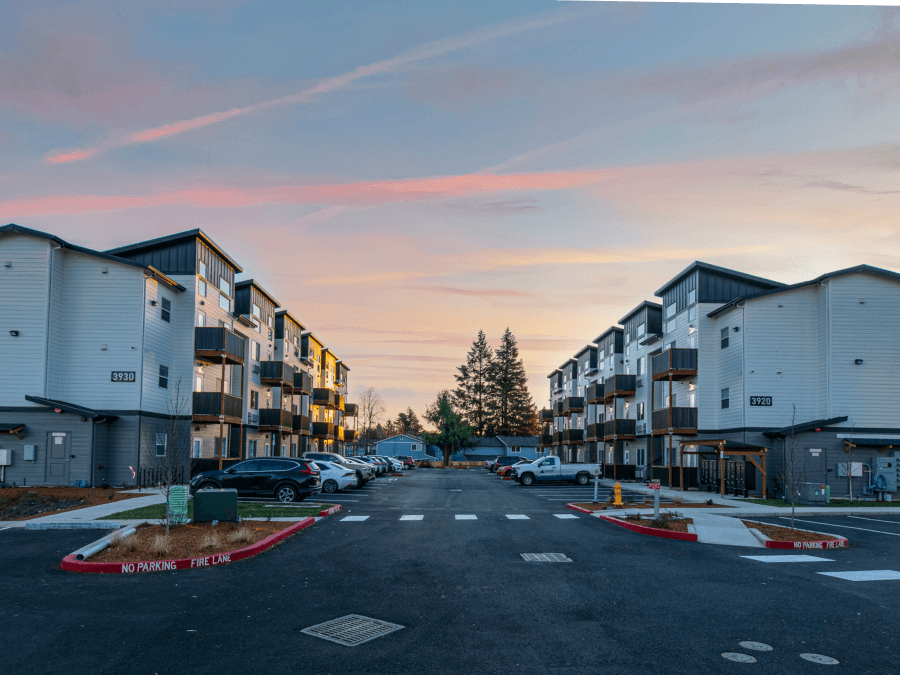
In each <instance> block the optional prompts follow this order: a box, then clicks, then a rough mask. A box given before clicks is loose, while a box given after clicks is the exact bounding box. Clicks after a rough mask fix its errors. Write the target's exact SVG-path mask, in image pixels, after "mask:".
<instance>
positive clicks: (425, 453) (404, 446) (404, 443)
mask: <svg viewBox="0 0 900 675" xmlns="http://www.w3.org/2000/svg"><path fill="white" fill-rule="evenodd" d="M375 454H376V455H383V456H385V457H397V456H398V455H406V456H408V457H412V458H413V459H428V460H431V461H434V460H436V459H441V458H442V457H443V455H442V454H441V450H440V448H438V447H437V446H436V445H428V444H427V443H425V441H423V440H422V439H421V438H419V437H418V436H412V435H410V434H399V435H397V436H391V437H390V438H385V439H384V440H382V441H376V443H375Z"/></svg>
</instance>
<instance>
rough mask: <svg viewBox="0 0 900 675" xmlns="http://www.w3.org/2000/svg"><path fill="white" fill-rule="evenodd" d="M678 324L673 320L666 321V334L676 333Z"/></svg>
mask: <svg viewBox="0 0 900 675" xmlns="http://www.w3.org/2000/svg"><path fill="white" fill-rule="evenodd" d="M677 323H678V322H677V321H675V319H672V320H671V321H666V332H667V333H674V332H675V327H676V325H677Z"/></svg>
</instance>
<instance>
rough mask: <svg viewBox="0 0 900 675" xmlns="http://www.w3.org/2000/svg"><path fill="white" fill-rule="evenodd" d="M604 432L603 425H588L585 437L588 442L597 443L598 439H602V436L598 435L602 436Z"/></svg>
mask: <svg viewBox="0 0 900 675" xmlns="http://www.w3.org/2000/svg"><path fill="white" fill-rule="evenodd" d="M602 432H603V425H602V424H588V425H587V431H585V433H584V436H585V439H586V440H588V441H596V440H597V439H598V438H600V436H598V435H597V434H598V433H601V434H602Z"/></svg>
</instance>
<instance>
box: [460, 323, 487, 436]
mask: <svg viewBox="0 0 900 675" xmlns="http://www.w3.org/2000/svg"><path fill="white" fill-rule="evenodd" d="M493 362H494V352H493V350H492V349H491V348H490V346H489V345H488V343H487V338H486V337H485V335H484V331H481V330H480V331H478V339H476V340H475V342H473V343H472V348H471V349H470V350H469V353H468V355H467V356H466V363H465V364H464V365H462V366H460V367H459V368H458V369H457V370H459V374H458V375H456V376H455V377H456V382H457V387H456V391H455V392H453V401H454V402H455V403H456V406H457V408H458V409H459V411H460V413H461V414H462V416H463V419H465V421H466V422H467V423H468V424H469V426H470V427H472V433H473V434H474V435H476V436H486V435H489V434H490V433H491V431H492V430H491V418H492V412H491V409H492V405H491V374H492V370H493Z"/></svg>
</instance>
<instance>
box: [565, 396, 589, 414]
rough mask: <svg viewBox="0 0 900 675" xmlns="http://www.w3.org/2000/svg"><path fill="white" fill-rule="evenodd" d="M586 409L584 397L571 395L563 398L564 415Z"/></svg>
mask: <svg viewBox="0 0 900 675" xmlns="http://www.w3.org/2000/svg"><path fill="white" fill-rule="evenodd" d="M583 411H584V397H582V396H569V397H568V398H565V399H563V415H571V414H572V413H579V412H583Z"/></svg>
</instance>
